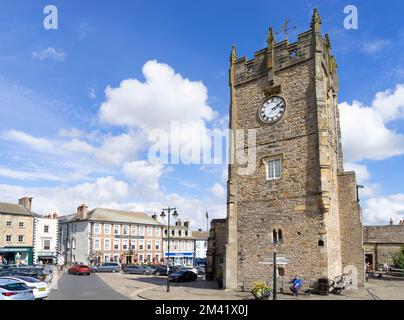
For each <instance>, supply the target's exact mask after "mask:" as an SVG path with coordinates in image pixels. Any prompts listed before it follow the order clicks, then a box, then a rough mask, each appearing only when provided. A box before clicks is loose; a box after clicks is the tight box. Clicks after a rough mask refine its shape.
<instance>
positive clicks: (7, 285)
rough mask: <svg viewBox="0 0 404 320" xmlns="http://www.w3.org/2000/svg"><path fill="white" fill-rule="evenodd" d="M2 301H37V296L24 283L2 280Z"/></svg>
mask: <svg viewBox="0 0 404 320" xmlns="http://www.w3.org/2000/svg"><path fill="white" fill-rule="evenodd" d="M0 300H35V296H34V293H33V291H32V289H30V288H29V287H28V286H27V285H26V284H24V283H23V282H21V281H16V280H10V279H7V278H0Z"/></svg>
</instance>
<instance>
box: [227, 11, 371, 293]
mask: <svg viewBox="0 0 404 320" xmlns="http://www.w3.org/2000/svg"><path fill="white" fill-rule="evenodd" d="M320 27H321V19H320V16H319V14H318V11H317V10H315V11H314V13H313V17H312V22H311V27H310V29H309V30H308V31H307V32H304V33H301V34H299V35H298V41H297V42H295V43H289V42H288V41H287V40H285V41H282V42H279V43H275V37H274V34H273V32H272V30H271V29H270V31H269V32H268V36H267V45H268V46H267V47H266V48H264V49H262V50H260V51H258V52H255V54H254V58H253V59H252V60H247V59H246V58H245V57H242V58H239V57H238V56H237V52H236V49H235V48H234V47H233V49H232V51H231V57H230V72H229V80H230V92H231V104H230V123H229V126H230V129H233V130H239V132H240V130H244V133H245V134H246V132H247V131H246V130H255V132H256V142H255V143H254V144H250V145H249V146H248V149H247V151H250V152H252V153H253V155H255V157H254V159H253V160H251V161H253V163H252V167H253V168H255V171H253V172H250V173H248V174H247V173H246V170H245V168H246V166H245V165H241V164H239V163H238V162H237V161H236V162H234V163H232V164H230V165H229V175H228V176H229V180H228V200H227V225H226V226H227V231H226V235H227V240H226V253H225V259H224V285H225V287H226V288H229V289H238V290H249V289H251V286H252V284H253V283H254V282H255V281H257V280H270V279H271V278H272V268H273V267H272V266H271V265H268V264H265V262H266V261H267V259H269V258H271V257H272V253H273V250H274V248H276V249H277V252H278V255H279V256H283V257H285V258H287V259H288V260H289V263H288V264H287V265H286V266H283V267H282V270H279V271H282V272H280V273H282V274H285V275H287V276H290V275H291V274H299V275H300V276H301V277H302V278H303V279H304V282H305V283H306V284H309V283H310V282H315V281H317V280H318V279H319V278H321V277H328V278H334V277H336V276H338V275H341V274H342V273H343V272H348V271H352V272H353V274H357V277H355V278H357V279H358V284H359V286H361V285H363V284H364V253H363V243H362V223H361V211H360V206H359V200H358V195H357V183H356V176H355V173H354V172H345V171H344V168H343V155H342V147H341V133H340V119H339V111H338V90H339V89H338V76H337V64H336V60H335V58H334V56H333V55H332V54H331V42H330V39H329V37H328V35H325V37H323V35H322V33H321V30H320ZM233 142H234V141H233ZM247 151H246V149H245V146H244V145H240V144H235V143H232V144H231V154H238V153H240V152H243V153H244V152H245V153H246V152H247ZM254 152H255V153H254ZM250 165H251V163H250Z"/></svg>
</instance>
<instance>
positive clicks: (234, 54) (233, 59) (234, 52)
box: [230, 46, 237, 64]
mask: <svg viewBox="0 0 404 320" xmlns="http://www.w3.org/2000/svg"><path fill="white" fill-rule="evenodd" d="M236 60H237V49H236V46H232V47H231V53H230V62H231V63H232V64H233V63H234V62H236Z"/></svg>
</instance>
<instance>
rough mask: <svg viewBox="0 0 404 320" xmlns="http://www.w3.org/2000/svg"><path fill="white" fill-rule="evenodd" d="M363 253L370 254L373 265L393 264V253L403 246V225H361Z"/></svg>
mask: <svg viewBox="0 0 404 320" xmlns="http://www.w3.org/2000/svg"><path fill="white" fill-rule="evenodd" d="M363 242H364V247H365V254H367V255H368V254H369V255H372V257H373V258H372V260H373V265H374V266H375V267H376V266H377V265H380V264H384V263H387V264H389V265H392V264H393V255H394V254H395V253H397V252H399V250H400V248H401V247H402V246H404V225H388V226H365V227H363Z"/></svg>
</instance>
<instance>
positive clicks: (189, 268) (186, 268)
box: [180, 266, 198, 274]
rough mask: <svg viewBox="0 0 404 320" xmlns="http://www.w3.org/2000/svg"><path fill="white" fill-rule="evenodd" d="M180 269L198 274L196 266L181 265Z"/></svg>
mask: <svg viewBox="0 0 404 320" xmlns="http://www.w3.org/2000/svg"><path fill="white" fill-rule="evenodd" d="M180 269H181V270H188V271H192V272H193V273H195V274H198V270H197V269H196V268H194V267H191V266H183V267H180Z"/></svg>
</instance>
